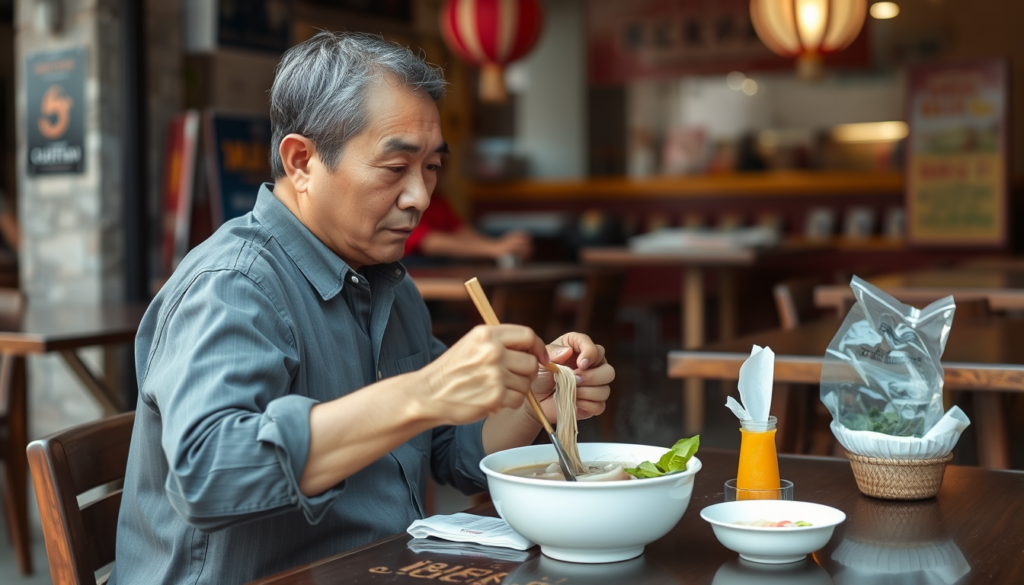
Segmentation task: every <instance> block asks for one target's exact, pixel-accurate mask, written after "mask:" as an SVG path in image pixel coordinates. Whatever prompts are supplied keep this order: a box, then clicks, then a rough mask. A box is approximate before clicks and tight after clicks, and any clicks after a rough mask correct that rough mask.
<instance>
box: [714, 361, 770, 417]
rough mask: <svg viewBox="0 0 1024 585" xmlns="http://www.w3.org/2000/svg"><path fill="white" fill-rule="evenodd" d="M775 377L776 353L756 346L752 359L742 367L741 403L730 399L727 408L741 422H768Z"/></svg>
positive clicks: (740, 382)
mask: <svg viewBox="0 0 1024 585" xmlns="http://www.w3.org/2000/svg"><path fill="white" fill-rule="evenodd" d="M774 376H775V353H774V352H772V350H771V348H769V347H765V348H762V347H761V346H758V345H755V346H754V347H753V348H752V349H751V350H750V357H748V358H747V359H746V361H744V362H743V365H742V366H740V381H739V389H740V401H741V402H742V404H741V403H740V402H737V401H736V399H735V398H733V397H732V396H730V397H728V398H727V399H726V402H725V406H727V407H728V408H729V410H731V411H732V412H733V414H735V415H736V417H737V418H739V419H740V420H741V421H745V420H746V421H753V422H755V423H759V424H764V423H766V422H768V410H769V408H771V405H772V380H773V379H774Z"/></svg>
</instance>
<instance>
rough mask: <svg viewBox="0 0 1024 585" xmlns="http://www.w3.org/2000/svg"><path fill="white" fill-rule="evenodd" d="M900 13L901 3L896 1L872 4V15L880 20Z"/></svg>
mask: <svg viewBox="0 0 1024 585" xmlns="http://www.w3.org/2000/svg"><path fill="white" fill-rule="evenodd" d="M899 13H900V5H899V4H896V3H895V2H875V3H874V4H872V5H871V16H872V17H874V18H877V19H879V20H886V19H888V18H895V17H896V15H897V14H899Z"/></svg>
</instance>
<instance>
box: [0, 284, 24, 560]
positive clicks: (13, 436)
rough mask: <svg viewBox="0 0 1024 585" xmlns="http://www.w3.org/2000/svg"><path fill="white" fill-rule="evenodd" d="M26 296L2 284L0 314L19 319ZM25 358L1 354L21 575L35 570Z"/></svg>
mask: <svg viewBox="0 0 1024 585" xmlns="http://www.w3.org/2000/svg"><path fill="white" fill-rule="evenodd" d="M24 307H25V296H24V295H23V294H22V293H21V291H19V290H17V289H9V288H0V316H2V317H3V318H5V319H18V318H19V316H20V315H21V312H22V310H23V309H24ZM25 404H26V395H25V358H23V357H18V356H12V355H0V461H3V466H4V474H3V476H4V486H3V491H4V503H5V508H6V512H7V513H6V516H7V528H8V530H7V532H8V534H10V535H11V541H12V542H13V543H14V555H15V558H16V559H17V561H18V570H19V571H20V572H21V574H22V575H31V574H32V548H31V535H30V532H29V523H28V466H27V464H26V461H25V444H26V443H27V442H28V432H27V427H28V425H27V422H28V421H27V417H28V412H27V410H26V408H25Z"/></svg>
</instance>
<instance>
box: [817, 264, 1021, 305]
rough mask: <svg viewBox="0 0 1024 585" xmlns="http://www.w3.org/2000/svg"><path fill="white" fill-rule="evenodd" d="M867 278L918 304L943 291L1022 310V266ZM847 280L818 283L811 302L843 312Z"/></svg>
mask: <svg viewBox="0 0 1024 585" xmlns="http://www.w3.org/2000/svg"><path fill="white" fill-rule="evenodd" d="M867 280H868V282H870V283H871V284H873V285H875V286H877V287H879V288H881V289H882V290H884V291H885V292H887V293H889V294H891V295H892V296H894V297H896V298H897V299H899V300H900V301H902V302H904V303H910V304H913V305H916V306H922V305H924V304H927V303H930V302H931V301H934V300H937V299H940V298H942V297H944V296H946V295H953V298H954V299H956V300H957V301H968V300H977V299H985V300H987V301H988V305H989V308H990V309H992V310H993V311H1008V310H1024V266H1018V267H1013V265H1012V264H1005V265H999V264H992V265H987V266H986V265H976V266H970V265H968V266H965V267H962V268H950V269H941V270H922V271H917V272H899V273H890V274H880V275H878V276H875V277H872V278H868V279H867ZM853 301H854V298H853V290H852V289H850V287H849V286H848V285H847V284H842V285H830V286H820V287H818V288H816V289H815V291H814V302H815V304H816V305H818V306H819V307H822V308H829V309H834V310H835V311H836V312H837V314H840V315H844V314H845V312H846V309H847V308H849V307H850V306H851V305H852V304H853Z"/></svg>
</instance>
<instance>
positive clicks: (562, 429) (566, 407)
mask: <svg viewBox="0 0 1024 585" xmlns="http://www.w3.org/2000/svg"><path fill="white" fill-rule="evenodd" d="M555 365H556V366H558V372H556V373H554V374H553V375H554V378H555V404H556V405H557V406H558V427H557V428H556V429H555V435H556V436H557V437H558V441H559V442H560V443H562V448H563V449H565V453H566V455H568V459H569V465H570V466H571V467H572V472H573V475H583V474H585V473H587V471H588V470H587V468H586V466H584V465H583V461H582V460H581V459H580V451H579V448H578V447H577V446H576V435H577V433H578V430H577V428H576V374H575V373H573V371H572V368H567V367H565V366H561V365H558V364H555Z"/></svg>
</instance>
